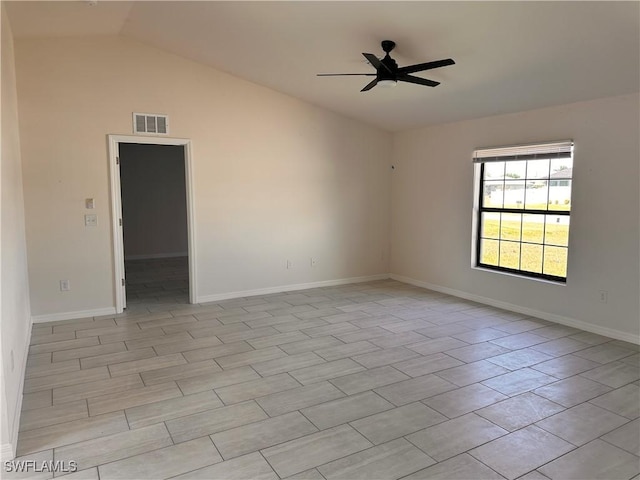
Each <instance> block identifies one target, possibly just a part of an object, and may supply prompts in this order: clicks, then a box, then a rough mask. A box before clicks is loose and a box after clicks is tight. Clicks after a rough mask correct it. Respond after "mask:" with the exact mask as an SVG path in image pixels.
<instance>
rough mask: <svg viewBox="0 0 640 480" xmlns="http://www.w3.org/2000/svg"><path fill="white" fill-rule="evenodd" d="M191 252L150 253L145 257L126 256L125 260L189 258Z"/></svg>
mask: <svg viewBox="0 0 640 480" xmlns="http://www.w3.org/2000/svg"><path fill="white" fill-rule="evenodd" d="M188 256H189V252H172V253H149V254H144V255H125V256H124V259H125V260H148V259H153V258H175V257H188Z"/></svg>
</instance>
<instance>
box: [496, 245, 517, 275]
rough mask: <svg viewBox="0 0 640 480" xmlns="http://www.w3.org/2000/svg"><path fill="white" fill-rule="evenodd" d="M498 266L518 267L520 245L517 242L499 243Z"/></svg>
mask: <svg viewBox="0 0 640 480" xmlns="http://www.w3.org/2000/svg"><path fill="white" fill-rule="evenodd" d="M500 266H501V267H505V268H515V269H517V268H519V267H520V244H519V243H517V242H500Z"/></svg>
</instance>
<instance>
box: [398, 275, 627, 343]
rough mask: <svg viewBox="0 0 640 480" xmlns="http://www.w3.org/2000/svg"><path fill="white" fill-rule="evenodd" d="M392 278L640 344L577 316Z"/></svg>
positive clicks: (412, 280) (625, 335) (411, 279)
mask: <svg viewBox="0 0 640 480" xmlns="http://www.w3.org/2000/svg"><path fill="white" fill-rule="evenodd" d="M390 278H392V279H393V280H398V281H399V282H403V283H408V284H410V285H415V286H416V287H422V288H426V289H428V290H434V291H436V292H441V293H446V294H448V295H452V296H454V297H459V298H464V299H466V300H471V301H473V302H478V303H482V304H484V305H490V306H492V307H497V308H502V309H503V310H509V311H512V312H517V313H523V314H525V315H528V316H531V317H536V318H540V319H542V320H548V321H550V322H554V323H560V324H562V325H567V326H569V327H574V328H579V329H580V330H585V331H587V332H591V333H597V334H598V335H603V336H605V337H610V338H614V339H616V340H623V341H625V342H629V343H635V344H637V345H640V335H635V334H633V333H628V332H622V331H620V330H615V329H613V328H607V327H601V326H599V325H594V324H592V323H587V322H583V321H582V320H577V319H575V318H570V317H564V316H562V315H556V314H554V313H549V312H542V311H540V310H535V309H533V308H527V307H522V306H520V305H515V304H513V303H507V302H501V301H499V300H494V299H493V298H488V297H482V296H480V295H474V294H472V293H467V292H463V291H461V290H456V289H453V288H449V287H443V286H440V285H434V284H432V283H427V282H422V281H420V280H416V279H414V278H410V277H404V276H402V275H396V274H393V273H392V274H391V275H390Z"/></svg>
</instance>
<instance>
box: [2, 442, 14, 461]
mask: <svg viewBox="0 0 640 480" xmlns="http://www.w3.org/2000/svg"><path fill="white" fill-rule="evenodd" d="M14 458H16V454H15V449H14V448H13V445H12V444H11V443H3V444H2V445H0V460H2V462H3V463H4V462H7V461H9V460H13V459H14Z"/></svg>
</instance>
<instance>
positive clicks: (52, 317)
mask: <svg viewBox="0 0 640 480" xmlns="http://www.w3.org/2000/svg"><path fill="white" fill-rule="evenodd" d="M115 313H116V307H106V308H96V309H95V310H78V311H75V312H61V313H48V314H46V315H34V316H32V317H31V320H32V321H33V323H46V322H56V321H58V320H73V319H75V318H88V317H100V316H102V315H112V314H115Z"/></svg>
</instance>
